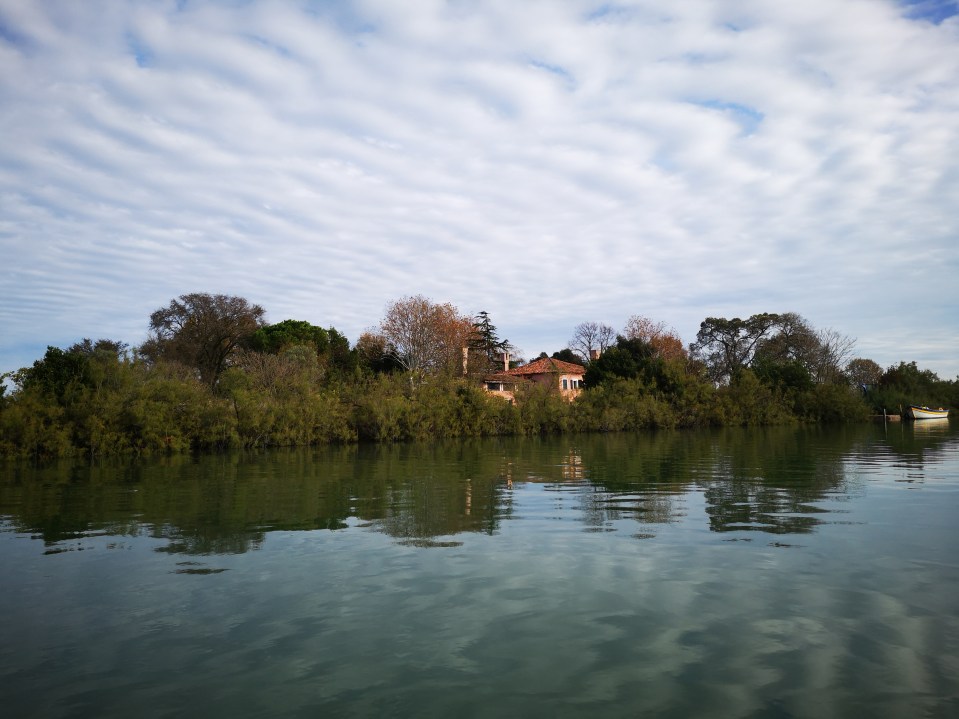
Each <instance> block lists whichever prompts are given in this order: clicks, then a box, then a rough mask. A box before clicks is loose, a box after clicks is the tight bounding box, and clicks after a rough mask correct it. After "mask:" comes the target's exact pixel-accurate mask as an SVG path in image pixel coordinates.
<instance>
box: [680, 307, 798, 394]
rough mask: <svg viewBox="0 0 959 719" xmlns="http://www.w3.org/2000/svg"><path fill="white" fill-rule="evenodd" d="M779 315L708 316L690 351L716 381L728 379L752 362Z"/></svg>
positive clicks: (700, 327)
mask: <svg viewBox="0 0 959 719" xmlns="http://www.w3.org/2000/svg"><path fill="white" fill-rule="evenodd" d="M779 320H780V318H779V315H777V314H770V313H766V312H764V313H762V314H756V315H753V316H752V317H750V318H749V319H745V320H743V319H740V318H739V317H734V318H732V319H731V320H730V319H726V318H725V317H707V318H706V319H705V320H703V322H702V323H701V324H700V325H699V332H698V333H697V335H696V341H695V342H693V343H692V344H691V345H690V352H691V353H692V355H693V356H694V357H696V358H698V359H701V360H702V361H703V362H704V363H705V364H706V368H707V371H708V372H709V375H710V377H712V379H713V380H714V381H716V382H728V381H730V380H731V379H733V378H734V377H736V375H737V374H739V372H740V371H741V370H742V369H743V368H744V367H746V366H748V365H749V363H750V362H751V361H752V358H753V355H754V354H755V351H756V348H757V346H758V345H759V343H760V342H761V341H762V340H763V338H765V337H767V336H768V335H769V334H770V333H771V332H772V331H773V330H774V329H775V328H776V327H777V326H778V324H779Z"/></svg>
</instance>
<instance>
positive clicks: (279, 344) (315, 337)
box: [249, 320, 357, 374]
mask: <svg viewBox="0 0 959 719" xmlns="http://www.w3.org/2000/svg"><path fill="white" fill-rule="evenodd" d="M249 345H250V348H251V349H253V350H255V351H256V352H260V353H268V354H274V355H277V354H283V353H284V352H290V351H292V350H293V348H295V347H309V348H311V349H312V350H313V352H314V354H315V355H316V357H317V358H319V361H320V362H321V364H322V365H324V366H325V367H327V368H328V369H329V370H330V371H331V372H332V373H334V374H343V373H348V372H350V371H352V370H353V369H354V368H355V367H356V365H357V357H356V353H355V352H354V351H352V350H351V349H350V342H349V340H348V339H347V338H346V337H345V336H344V335H342V334H340V332H338V331H337V330H336V329H335V328H333V327H330V328H329V329H324V328H322V327H317V326H316V325H312V324H310V323H309V322H305V321H303V320H283V321H282V322H277V323H276V324H272V325H267V326H266V327H260V328H259V329H258V330H257V331H256V332H254V333H253V335H252V337H251V338H250V341H249Z"/></svg>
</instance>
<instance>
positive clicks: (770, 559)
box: [0, 422, 959, 719]
mask: <svg viewBox="0 0 959 719" xmlns="http://www.w3.org/2000/svg"><path fill="white" fill-rule="evenodd" d="M957 516H959V425H957V424H955V423H954V424H953V425H952V426H951V427H950V425H949V423H948V422H946V423H936V424H930V425H921V424H917V425H915V426H913V425H889V426H888V427H883V426H882V425H875V426H860V427H844V428H826V429H822V428H814V429H782V428H776V429H769V430H723V431H716V432H671V433H657V434H649V435H610V436H580V437H572V438H570V437H564V438H550V439H542V440H513V439H509V440H489V441H476V442H465V443H454V444H443V445H434V446H425V445H404V446H396V447H349V448H332V449H322V450H311V451H288V452H274V453H267V454H258V455H244V456H207V457H199V458H189V457H185V458H184V457H180V458H168V459H163V460H155V461H150V462H141V463H122V462H118V463H105V464H100V465H97V466H93V467H90V466H88V465H81V466H77V465H58V466H56V467H49V468H44V469H30V468H22V467H20V468H16V467H7V468H5V469H3V470H2V473H0V577H2V585H0V639H2V641H0V706H2V707H3V712H4V715H5V716H16V717H113V716H133V715H135V716H147V717H174V716H176V717H182V716H204V717H219V716H229V717H259V716H304V717H319V716H336V717H373V716H376V717H389V716H393V717H407V716H409V717H450V716H454V717H458V718H459V717H463V718H465V717H505V716H523V717H567V716H569V717H579V716H590V717H593V716H603V717H620V716H622V717H626V716H629V717H635V716H662V717H691V716H709V717H816V718H817V719H820V718H824V717H852V716H869V717H957V716H959V611H957V610H959V551H957V550H959V530H957V528H956V517H957Z"/></svg>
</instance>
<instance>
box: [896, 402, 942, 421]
mask: <svg viewBox="0 0 959 719" xmlns="http://www.w3.org/2000/svg"><path fill="white" fill-rule="evenodd" d="M906 414H907V415H908V416H909V417H911V418H912V419H946V418H947V417H948V416H949V410H948V409H942V408H941V407H940V408H939V409H930V408H929V407H916V406H914V405H910V407H909V410H908V411H907V412H906Z"/></svg>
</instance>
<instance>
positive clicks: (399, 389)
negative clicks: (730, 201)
mask: <svg viewBox="0 0 959 719" xmlns="http://www.w3.org/2000/svg"><path fill="white" fill-rule="evenodd" d="M264 314H265V313H264V311H263V309H262V308H261V307H259V306H257V305H252V304H250V303H249V302H247V301H246V300H244V299H243V298H238V297H228V296H224V295H205V294H191V295H183V296H181V297H180V298H178V299H177V300H174V301H172V302H171V303H170V305H169V306H168V307H165V308H162V309H160V310H157V311H156V312H154V313H153V315H152V316H151V317H150V324H149V327H150V335H149V338H148V340H147V341H146V342H145V343H144V345H143V346H141V347H139V348H135V349H132V350H131V349H130V348H129V347H128V346H127V345H125V344H124V343H122V342H118V341H114V340H108V339H99V340H96V341H92V340H89V339H84V340H83V341H81V342H79V343H77V344H75V345H73V346H72V347H69V348H67V349H61V348H57V347H48V348H47V351H46V353H45V354H44V356H43V357H42V358H41V359H38V360H37V361H36V362H34V363H33V365H32V366H30V367H25V368H23V369H20V370H18V371H16V372H13V373H11V374H10V375H9V376H8V378H9V379H10V380H11V382H12V387H11V388H10V390H9V391H7V390H5V391H4V392H2V393H0V456H4V457H24V458H46V457H57V456H67V455H86V456H90V457H99V456H107V455H116V454H156V453H177V452H183V451H188V450H197V449H222V448H240V447H270V446H303V445H313V444H327V443H354V442H360V441H376V442H397V441H406V440H424V439H428V440H436V439H441V438H462V437H474V436H492V435H536V434H545V433H559V432H615V431H623V430H636V429H646V428H673V427H696V426H731V425H753V426H755V425H777V424H792V423H801V422H806V423H812V422H844V421H856V420H861V419H864V418H866V417H867V416H868V415H869V414H870V413H876V412H880V413H881V412H882V411H883V409H886V410H887V411H889V412H898V411H899V409H900V407H902V406H904V405H906V404H910V403H919V404H928V405H936V406H940V405H942V406H951V407H959V380H957V381H943V380H940V379H939V378H938V377H937V376H936V375H935V374H934V373H933V372H931V371H929V370H922V369H920V368H919V367H917V366H916V364H915V363H914V362H911V363H905V362H902V363H900V364H899V365H897V366H894V367H890V368H888V369H886V370H885V371H883V370H882V369H881V368H880V367H879V366H878V365H877V364H876V363H875V362H873V361H871V360H868V359H865V358H852V359H850V356H851V353H852V346H853V343H852V341H851V340H849V339H848V338H845V337H843V336H842V335H840V334H838V333H836V332H835V331H832V330H828V331H816V330H814V329H813V328H812V327H811V326H810V325H809V323H808V322H807V321H806V320H804V319H803V318H802V317H800V316H799V315H796V314H794V313H786V314H778V315H774V314H762V315H755V316H753V317H750V318H748V319H747V320H741V319H738V318H734V319H731V320H729V319H725V318H708V319H707V320H705V321H704V322H703V324H702V327H701V329H700V332H699V335H698V336H697V340H696V342H694V343H693V344H691V345H690V348H689V351H688V352H687V351H686V350H684V349H683V348H682V343H681V341H680V340H679V339H678V337H677V336H676V335H675V332H673V331H672V330H671V329H669V328H668V327H666V326H665V325H663V324H662V323H657V322H654V321H652V320H649V319H648V318H644V317H640V316H634V317H632V318H630V321H629V322H628V323H627V325H626V327H625V328H624V330H623V332H622V334H619V335H616V336H615V341H613V340H611V339H610V338H608V337H606V334H607V329H608V327H607V326H605V325H601V324H599V323H583V324H581V325H580V326H578V327H577V328H576V337H578V338H579V339H580V340H582V344H581V345H580V346H579V347H578V348H577V347H575V346H574V347H573V348H565V349H563V350H561V351H559V352H556V353H554V356H555V357H559V358H561V359H573V358H577V359H578V360H579V361H580V362H584V363H586V362H587V358H588V356H589V352H588V350H589V349H598V348H599V347H604V348H605V351H604V352H602V353H601V354H600V355H599V356H598V357H594V358H592V359H591V361H588V363H587V364H586V367H587V369H586V375H585V386H586V389H585V390H584V391H583V392H582V394H581V395H580V396H579V397H578V398H577V399H576V400H575V401H574V402H569V401H566V400H565V399H564V398H563V397H562V396H561V394H560V392H559V390H558V388H551V387H548V386H542V385H531V386H528V387H523V388H520V389H519V390H518V391H517V395H516V401H515V402H507V401H504V400H503V399H502V398H500V397H496V396H493V395H491V394H489V393H487V392H485V391H484V389H483V387H482V384H481V382H480V381H479V380H480V379H482V375H483V373H485V372H488V371H490V370H491V369H497V368H498V366H499V365H498V364H497V362H498V361H499V359H498V353H499V352H502V351H504V350H506V349H509V343H508V342H507V341H506V340H501V339H500V338H499V336H498V334H497V330H496V327H495V326H494V325H493V323H492V321H491V320H490V318H489V315H488V314H487V313H485V312H481V313H479V314H478V315H477V316H475V317H473V318H472V319H471V318H469V317H467V316H464V315H462V314H460V313H459V311H458V310H457V309H456V308H455V307H453V306H452V305H449V304H436V303H433V302H432V301H430V300H429V299H427V298H425V297H421V296H416V297H408V298H404V299H402V300H399V301H397V302H394V303H391V304H390V305H389V306H388V307H387V309H386V316H385V318H384V319H383V321H382V322H381V324H380V325H379V327H378V329H377V330H372V331H368V332H366V333H364V334H363V335H362V336H361V337H360V338H359V340H358V341H357V343H356V345H355V346H353V347H351V346H350V344H349V341H348V340H347V339H346V337H345V336H344V335H343V334H342V333H340V332H338V331H337V330H336V329H335V328H332V327H330V328H322V327H318V326H315V325H312V324H310V323H308V322H304V321H300V320H292V319H289V320H284V321H282V322H279V323H276V324H272V325H268V324H266V323H265V322H264V321H263V316H264ZM604 328H605V329H604ZM587 335H588V336H587ZM677 345H678V347H677ZM463 348H467V349H468V350H469V351H468V352H467V353H466V354H465V355H464V352H463ZM464 357H465V358H467V359H468V362H467V363H465V364H464ZM467 364H469V366H467ZM464 370H465V371H464Z"/></svg>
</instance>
